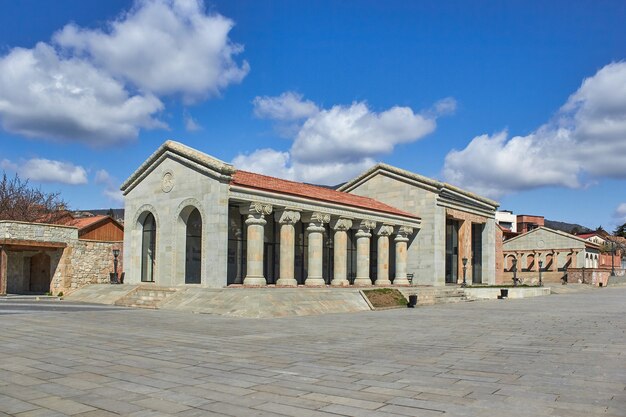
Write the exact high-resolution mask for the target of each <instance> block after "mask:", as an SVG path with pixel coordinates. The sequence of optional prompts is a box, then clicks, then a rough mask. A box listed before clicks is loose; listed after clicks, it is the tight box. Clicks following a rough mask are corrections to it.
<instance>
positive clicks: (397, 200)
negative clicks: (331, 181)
mask: <svg viewBox="0 0 626 417" xmlns="http://www.w3.org/2000/svg"><path fill="white" fill-rule="evenodd" d="M340 190H342V191H345V192H349V193H354V194H358V195H362V196H367V197H371V198H375V199H377V200H380V201H384V202H385V203H387V204H390V205H392V206H394V207H397V208H399V209H402V210H405V211H408V212H410V213H414V214H416V215H419V216H420V217H421V219H422V227H421V229H420V230H419V232H418V233H417V234H416V235H415V236H412V237H411V242H410V245H409V247H408V249H407V250H408V252H407V253H408V260H407V268H408V270H407V272H408V273H409V274H413V275H414V276H415V278H414V283H416V284H418V285H445V284H446V283H448V284H450V283H460V282H462V279H463V259H466V260H467V261H466V280H467V282H468V283H472V282H474V283H484V284H495V278H496V273H495V264H496V253H495V246H496V242H495V238H496V230H495V227H496V225H495V211H496V209H497V207H498V203H497V202H495V201H492V200H489V199H486V198H483V197H480V196H477V195H475V194H472V193H469V192H467V191H464V190H461V189H459V188H456V187H454V186H452V185H449V184H446V183H443V182H440V181H436V180H433V179H431V178H426V177H423V176H421V175H418V174H415V173H412V172H408V171H405V170H402V169H399V168H396V167H392V166H389V165H386V164H378V165H376V166H374V167H372V168H371V169H370V170H368V171H367V172H365V173H364V174H363V175H361V176H359V177H357V178H355V179H353V180H351V181H349V182H348V183H346V184H345V185H343V186H342V187H341V188H340Z"/></svg>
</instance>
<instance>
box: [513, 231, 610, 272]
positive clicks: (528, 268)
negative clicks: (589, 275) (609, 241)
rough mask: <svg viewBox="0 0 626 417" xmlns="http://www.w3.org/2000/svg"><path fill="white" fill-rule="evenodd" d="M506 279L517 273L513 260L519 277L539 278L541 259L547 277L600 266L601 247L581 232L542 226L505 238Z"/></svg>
mask: <svg viewBox="0 0 626 417" xmlns="http://www.w3.org/2000/svg"><path fill="white" fill-rule="evenodd" d="M503 256H504V271H505V278H504V280H505V282H507V283H510V282H511V281H510V280H511V278H512V276H513V264H514V262H513V260H516V263H515V268H516V272H517V276H518V278H521V279H524V278H532V279H537V277H538V275H539V262H541V268H542V272H543V279H544V280H546V281H548V282H559V281H560V280H561V278H562V277H563V276H564V275H565V273H566V272H567V271H568V270H572V269H574V268H598V266H599V262H598V260H599V257H600V247H599V246H598V245H597V244H595V243H593V242H590V241H587V240H585V239H581V238H580V237H578V236H574V235H571V234H569V233H565V232H562V231H560V230H553V229H549V228H547V227H542V226H540V227H538V228H536V229H531V230H530V231H529V232H526V233H523V234H521V235H518V236H515V237H513V238H511V239H508V240H506V241H504V244H503Z"/></svg>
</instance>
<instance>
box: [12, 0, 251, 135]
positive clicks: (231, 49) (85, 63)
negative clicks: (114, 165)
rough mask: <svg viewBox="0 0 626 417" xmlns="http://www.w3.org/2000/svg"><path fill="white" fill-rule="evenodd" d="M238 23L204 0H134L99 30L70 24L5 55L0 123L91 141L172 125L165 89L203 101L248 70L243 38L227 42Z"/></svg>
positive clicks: (34, 132) (18, 129)
mask: <svg viewBox="0 0 626 417" xmlns="http://www.w3.org/2000/svg"><path fill="white" fill-rule="evenodd" d="M232 27H233V22H232V21H231V20H230V19H228V18H226V17H224V16H221V15H219V14H217V13H207V12H206V11H205V9H204V3H203V2H202V1H201V0H136V1H135V3H134V5H133V7H132V8H131V9H130V11H128V12H126V13H123V14H122V15H120V17H119V18H117V19H116V20H114V21H111V22H108V23H107V24H106V29H102V30H101V29H89V28H81V27H78V26H76V25H75V24H69V25H67V26H65V27H64V28H63V29H62V30H60V31H59V32H57V33H56V34H55V35H54V36H53V39H52V42H51V43H44V42H40V43H38V44H37V45H36V46H35V47H34V48H32V49H24V48H13V49H11V50H10V51H9V52H8V53H7V54H6V55H4V56H0V123H1V125H2V127H3V128H4V129H5V130H6V131H9V132H13V133H17V134H20V135H24V136H27V137H34V138H44V139H58V140H68V141H76V142H83V143H87V144H89V145H92V146H107V145H112V144H115V143H119V142H124V141H128V140H132V139H135V138H136V137H137V136H138V134H139V130H140V129H153V128H166V127H167V126H166V125H165V123H163V122H161V121H160V120H158V117H157V116H158V114H159V112H160V111H162V110H163V109H164V105H163V103H162V102H161V100H160V99H159V96H162V95H180V96H181V97H182V98H183V99H184V101H185V102H192V101H197V100H199V99H202V98H205V97H208V96H213V95H217V94H219V93H220V92H221V91H222V90H223V89H224V88H226V87H227V86H228V85H230V84H233V83H238V82H240V81H241V80H242V79H243V78H244V77H245V76H246V74H247V73H248V71H249V65H248V64H247V62H245V61H244V62H243V63H242V64H238V63H237V62H235V60H234V58H235V56H236V55H237V54H239V53H240V52H241V51H242V50H243V47H242V46H240V45H237V44H234V43H232V42H231V41H230V39H229V37H228V34H229V32H230V30H231V29H232ZM190 122H192V123H191V124H190ZM193 123H195V122H194V121H193V120H190V121H187V125H188V127H189V126H191V127H193V126H194V124H193ZM195 126H197V124H195Z"/></svg>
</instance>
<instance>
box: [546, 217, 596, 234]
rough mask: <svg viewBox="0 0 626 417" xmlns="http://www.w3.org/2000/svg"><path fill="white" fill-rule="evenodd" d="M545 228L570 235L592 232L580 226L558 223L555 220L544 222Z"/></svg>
mask: <svg viewBox="0 0 626 417" xmlns="http://www.w3.org/2000/svg"><path fill="white" fill-rule="evenodd" d="M545 226H546V227H547V228H549V229H554V230H560V231H562V232H566V233H572V234H576V233H591V232H593V230H592V229H590V228H588V227H585V226H581V225H580V224H576V223H565V222H558V221H555V220H546V221H545Z"/></svg>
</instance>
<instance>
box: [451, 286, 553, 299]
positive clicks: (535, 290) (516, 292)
mask: <svg viewBox="0 0 626 417" xmlns="http://www.w3.org/2000/svg"><path fill="white" fill-rule="evenodd" d="M501 289H502V288H498V287H486V288H480V287H470V288H464V289H463V291H465V295H466V296H467V297H468V298H471V299H473V300H495V299H497V298H498V296H499V295H500V290H501ZM503 289H506V290H508V293H509V294H508V298H528V297H540V296H544V295H550V292H551V290H550V288H549V287H507V288H503Z"/></svg>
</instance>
